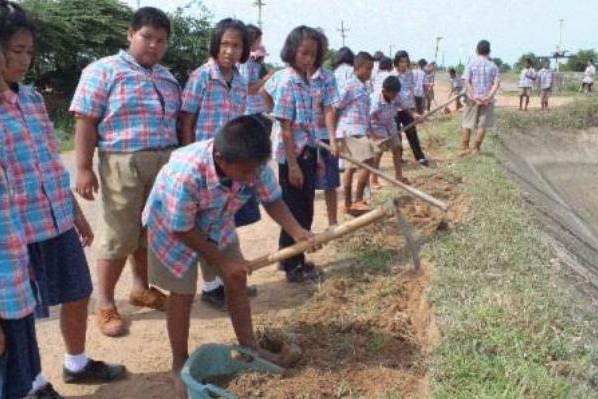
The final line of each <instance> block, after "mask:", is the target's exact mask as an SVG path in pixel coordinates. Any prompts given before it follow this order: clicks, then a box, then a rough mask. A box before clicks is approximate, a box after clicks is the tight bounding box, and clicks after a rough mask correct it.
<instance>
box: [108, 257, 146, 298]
mask: <svg viewBox="0 0 598 399" xmlns="http://www.w3.org/2000/svg"><path fill="white" fill-rule="evenodd" d="M126 261H127V259H126V258H121V259H100V260H98V263H97V273H98V286H97V291H96V297H97V301H98V304H97V307H98V308H99V309H111V308H115V307H116V304H115V302H114V288H115V287H116V283H117V282H118V279H119V278H120V275H121V274H122V271H123V269H124V267H125V263H126ZM146 278H147V277H146Z"/></svg>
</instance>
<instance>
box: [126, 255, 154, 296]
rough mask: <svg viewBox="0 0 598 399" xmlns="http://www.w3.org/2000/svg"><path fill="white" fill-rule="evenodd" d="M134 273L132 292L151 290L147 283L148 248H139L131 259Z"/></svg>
mask: <svg viewBox="0 0 598 399" xmlns="http://www.w3.org/2000/svg"><path fill="white" fill-rule="evenodd" d="M129 260H130V261H131V270H132V271H133V287H132V288H131V291H134V292H143V291H145V290H147V289H148V288H149V286H148V283H147V248H138V249H137V250H136V251H135V252H133V256H130V257H129Z"/></svg>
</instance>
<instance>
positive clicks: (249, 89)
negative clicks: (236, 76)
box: [247, 71, 274, 95]
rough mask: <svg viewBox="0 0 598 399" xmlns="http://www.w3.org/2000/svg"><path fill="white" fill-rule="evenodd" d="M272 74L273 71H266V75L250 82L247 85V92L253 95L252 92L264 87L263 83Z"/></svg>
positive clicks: (255, 92) (254, 92)
mask: <svg viewBox="0 0 598 399" xmlns="http://www.w3.org/2000/svg"><path fill="white" fill-rule="evenodd" d="M272 75H274V71H268V73H267V74H266V76H264V77H263V78H261V79H259V80H258V81H256V82H254V83H252V84H250V85H248V86H247V93H248V94H250V95H254V94H258V93H259V91H260V89H261V88H262V87H264V85H265V84H266V82H267V81H268V79H270V77H271V76H272Z"/></svg>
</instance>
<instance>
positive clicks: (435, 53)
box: [434, 36, 443, 63]
mask: <svg viewBox="0 0 598 399" xmlns="http://www.w3.org/2000/svg"><path fill="white" fill-rule="evenodd" d="M442 39H443V37H442V36H436V51H434V62H435V63H438V48H439V47H440V41H441V40H442Z"/></svg>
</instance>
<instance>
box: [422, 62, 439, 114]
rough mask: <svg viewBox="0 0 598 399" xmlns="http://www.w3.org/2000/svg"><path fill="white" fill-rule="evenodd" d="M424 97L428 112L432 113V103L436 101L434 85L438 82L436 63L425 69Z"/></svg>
mask: <svg viewBox="0 0 598 399" xmlns="http://www.w3.org/2000/svg"><path fill="white" fill-rule="evenodd" d="M424 72H425V74H424V97H425V103H426V107H425V108H426V111H428V112H430V108H431V107H432V102H433V101H434V83H435V81H436V63H435V62H434V61H432V62H430V63H429V64H427V65H426V66H425V68H424Z"/></svg>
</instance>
